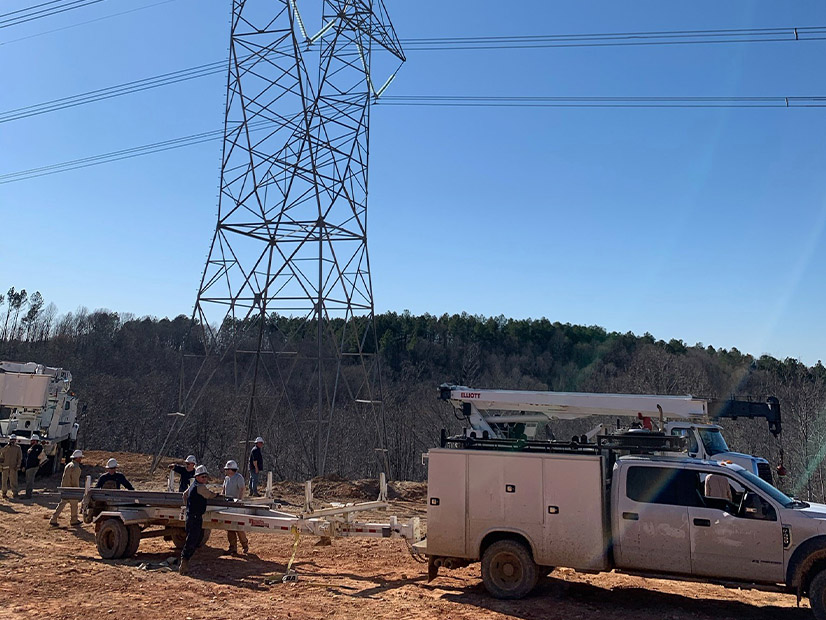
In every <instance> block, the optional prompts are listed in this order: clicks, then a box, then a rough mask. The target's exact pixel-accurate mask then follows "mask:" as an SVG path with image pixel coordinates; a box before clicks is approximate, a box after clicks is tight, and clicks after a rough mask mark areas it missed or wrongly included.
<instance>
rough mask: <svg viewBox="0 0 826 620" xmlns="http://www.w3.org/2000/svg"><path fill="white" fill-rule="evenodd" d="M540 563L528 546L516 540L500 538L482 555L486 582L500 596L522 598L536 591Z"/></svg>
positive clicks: (489, 590)
mask: <svg viewBox="0 0 826 620" xmlns="http://www.w3.org/2000/svg"><path fill="white" fill-rule="evenodd" d="M536 580H537V566H536V563H535V562H534V561H533V558H532V557H531V553H530V551H529V550H528V548H527V547H525V545H523V544H522V543H520V542H517V541H515V540H499V541H497V542H495V543H493V544H492V545H491V546H490V547H488V548H487V549H485V553H484V555H483V556H482V582H483V583H484V584H485V589H486V590H487V591H488V592H489V593H490V594H491V595H492V596H495V597H496V598H501V599H516V598H522V597H523V596H525V595H526V594H528V593H529V592H530V591H531V590H533V588H534V586H535V585H536Z"/></svg>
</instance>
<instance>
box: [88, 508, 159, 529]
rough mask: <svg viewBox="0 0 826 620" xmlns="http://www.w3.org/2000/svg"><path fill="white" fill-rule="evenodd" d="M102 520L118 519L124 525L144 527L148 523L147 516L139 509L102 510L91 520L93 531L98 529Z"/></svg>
mask: <svg viewBox="0 0 826 620" xmlns="http://www.w3.org/2000/svg"><path fill="white" fill-rule="evenodd" d="M104 519H118V520H120V521H122V522H123V524H124V525H146V523H147V521H149V515H148V514H146V512H145V511H143V510H140V509H132V508H129V509H126V510H104V511H103V512H101V513H100V514H99V515H98V516H96V517H95V518H94V519H93V522H94V523H95V529H96V530H97V528H98V527H99V525H98V524H99V523H100V522H102V521H103V520H104Z"/></svg>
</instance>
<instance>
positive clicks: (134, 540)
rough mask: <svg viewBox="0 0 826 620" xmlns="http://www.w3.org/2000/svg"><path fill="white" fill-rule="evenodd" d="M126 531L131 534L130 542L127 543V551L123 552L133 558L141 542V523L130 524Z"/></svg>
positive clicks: (127, 556)
mask: <svg viewBox="0 0 826 620" xmlns="http://www.w3.org/2000/svg"><path fill="white" fill-rule="evenodd" d="M126 531H127V532H128V534H129V542H128V543H126V551H124V552H123V557H124V558H131V557H132V556H133V555H135V554H136V553H137V552H138V546H139V545H140V544H141V528H140V526H139V525H128V526H126Z"/></svg>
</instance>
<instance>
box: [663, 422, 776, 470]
mask: <svg viewBox="0 0 826 620" xmlns="http://www.w3.org/2000/svg"><path fill="white" fill-rule="evenodd" d="M722 430H723V429H722V428H721V427H720V426H718V425H717V424H699V423H693V422H687V421H682V420H680V421H675V422H666V424H665V432H666V433H667V434H669V435H676V436H679V437H685V439H686V449H687V451H688V455H689V456H691V457H692V458H696V459H700V460H704V461H731V462H732V463H736V464H737V465H740V466H741V467H742V468H743V469H745V470H746V471H750V472H751V473H753V474H755V475H756V476H759V477H760V478H762V479H763V480H765V481H766V482H768V483H769V484H771V483H773V479H772V470H771V466H770V465H769V462H768V461H767V460H766V459H764V458H761V457H757V456H752V455H750V454H743V453H741V452H732V451H731V450H730V449H729V447H728V444H727V443H726V440H725V437H723V433H722Z"/></svg>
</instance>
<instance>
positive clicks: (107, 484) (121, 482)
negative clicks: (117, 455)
mask: <svg viewBox="0 0 826 620" xmlns="http://www.w3.org/2000/svg"><path fill="white" fill-rule="evenodd" d="M121 487H124V488H126V489H129V490H130V491H134V490H135V487H133V486H132V483H130V482H129V481H128V480H127V479H126V476H124V475H123V474H122V473H120V472H119V471H118V462H117V461H116V460H115V459H109V460H108V461H106V473H105V474H103V475H102V476H101V477H100V478H98V483H97V484H96V485H95V488H98V489H119V488H121Z"/></svg>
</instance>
